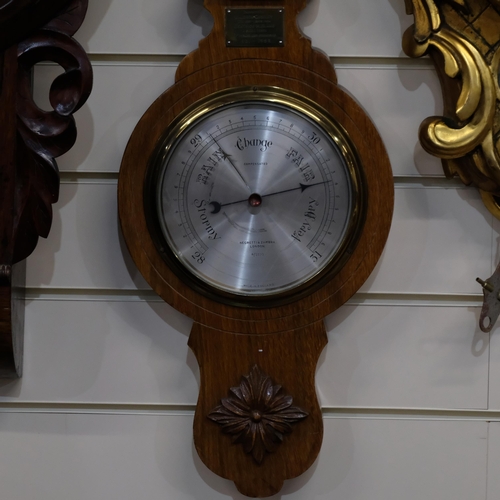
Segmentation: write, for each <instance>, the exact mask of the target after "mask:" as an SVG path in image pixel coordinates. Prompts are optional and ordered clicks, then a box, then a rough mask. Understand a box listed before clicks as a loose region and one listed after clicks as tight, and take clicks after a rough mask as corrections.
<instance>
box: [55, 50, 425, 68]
mask: <svg viewBox="0 0 500 500" xmlns="http://www.w3.org/2000/svg"><path fill="white" fill-rule="evenodd" d="M186 55H187V54H111V53H110V54H106V53H100V54H98V53H90V54H89V59H90V61H91V62H92V64H95V65H99V64H104V65H113V64H116V65H148V66H149V65H154V66H162V65H166V66H176V65H178V64H179V63H180V62H181V61H182V59H183V58H184V57H185V56H186ZM330 60H331V62H332V64H333V65H334V66H335V67H336V68H342V69H343V68H370V67H376V68H379V69H384V68H387V69H394V68H395V67H397V68H405V69H421V68H425V69H429V68H433V64H432V61H431V60H430V59H429V58H428V57H423V58H420V59H411V58H409V57H406V56H404V55H402V56H401V57H380V56H330ZM49 64H50V63H49Z"/></svg>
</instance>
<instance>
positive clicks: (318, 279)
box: [144, 86, 367, 308]
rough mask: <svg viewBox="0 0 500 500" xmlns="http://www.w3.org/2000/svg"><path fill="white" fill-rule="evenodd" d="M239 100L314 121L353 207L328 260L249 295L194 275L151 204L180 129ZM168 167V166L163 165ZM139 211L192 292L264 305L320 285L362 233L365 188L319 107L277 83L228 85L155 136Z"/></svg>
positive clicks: (346, 145) (343, 135)
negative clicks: (346, 179)
mask: <svg viewBox="0 0 500 500" xmlns="http://www.w3.org/2000/svg"><path fill="white" fill-rule="evenodd" d="M244 102H248V103H252V102H269V103H270V104H275V105H279V106H282V107H285V108H289V109H291V110H293V111H294V112H296V113H299V114H302V115H304V116H305V117H307V118H308V119H310V120H312V121H313V122H315V123H316V124H317V125H318V126H319V127H320V128H322V129H323V131H324V132H325V134H326V135H327V136H328V137H330V139H331V140H332V141H333V142H334V144H335V145H336V146H337V148H338V150H339V152H340V154H341V156H342V157H343V159H344V161H345V164H346V165H347V168H348V171H349V176H350V181H351V186H352V195H353V210H352V214H351V218H350V221H349V226H348V229H347V231H346V233H345V237H344V240H343V242H342V244H341V245H340V246H339V248H338V250H337V252H336V253H335V254H334V255H333V256H332V258H331V259H330V260H329V262H328V263H327V264H326V265H325V266H324V267H323V268H322V269H320V270H318V272H317V273H316V274H314V275H313V276H310V277H309V278H308V279H307V280H305V281H304V282H303V283H301V284H300V285H298V286H296V287H294V288H292V289H289V290H286V291H282V292H275V293H269V294H259V295H249V294H243V293H242V294H238V293H231V292H227V291H225V290H222V289H219V288H217V287H216V286H213V285H212V284H210V283H208V282H207V281H205V280H203V279H202V278H199V277H198V276H196V275H194V274H193V273H192V272H191V271H190V270H189V269H188V268H186V267H185V266H184V264H183V263H182V261H181V260H180V259H179V257H178V255H177V253H176V252H175V250H173V249H172V248H170V246H169V244H168V242H167V240H166V238H165V236H164V235H163V232H162V230H161V227H160V223H159V220H158V209H157V202H156V198H157V197H156V189H157V188H156V185H157V182H158V177H159V175H160V173H161V171H162V165H164V161H165V159H166V158H167V157H168V156H169V155H170V152H171V150H172V148H174V147H175V146H176V144H177V142H178V141H179V140H180V138H181V137H182V136H183V134H184V133H185V131H186V130H188V129H189V128H190V127H191V125H193V124H194V123H195V122H197V121H198V120H201V119H202V118H204V117H205V116H206V115H207V114H209V113H215V112H217V110H219V109H220V108H223V107H226V106H229V105H233V104H241V103H244ZM166 168H168V166H167V167H166ZM144 209H145V214H146V222H147V225H148V230H149V233H150V235H151V237H152V240H153V242H154V244H155V246H156V249H157V250H158V252H159V253H160V255H161V256H162V258H163V259H164V260H165V262H166V263H167V264H168V265H169V267H170V268H171V269H172V271H173V272H174V273H175V274H176V275H177V277H178V278H179V279H181V280H182V281H183V282H185V283H186V284H188V285H189V286H190V287H191V288H192V289H194V290H195V291H196V292H198V293H200V294H202V295H204V296H206V297H208V298H210V299H211V300H215V301H218V302H221V303H224V304H229V305H231V306H237V307H247V308H269V307H277V306H281V305H284V304H288V303H292V302H295V301H296V300H299V299H301V298H303V297H305V296H307V295H310V294H312V293H314V292H315V291H317V290H318V289H319V288H321V287H322V286H323V285H324V284H325V283H326V282H328V281H329V280H330V279H331V278H332V277H333V276H335V275H336V274H337V273H338V272H339V271H340V269H342V267H343V266H344V265H345V263H346V262H347V260H348V259H349V258H350V256H351V254H352V253H353V251H354V249H355V248H356V245H357V243H358V240H359V237H360V235H361V233H362V229H363V225H364V221H365V218H366V209H367V188H366V183H365V179H364V171H363V166H362V162H361V160H360V158H359V155H358V154H357V151H356V147H355V146H354V144H353V143H352V141H351V139H350V137H349V134H348V133H347V131H346V130H345V129H344V128H343V127H342V126H341V124H340V123H338V122H337V121H336V120H335V119H334V118H333V117H332V116H331V115H330V114H329V113H328V112H327V111H326V110H325V109H323V108H322V107H321V106H319V105H318V104H317V103H315V102H314V101H312V100H311V99H309V98H307V97H304V96H302V95H300V94H297V93H295V92H292V91H290V90H287V89H283V88H280V87H271V86H252V87H232V88H228V89H224V90H222V91H219V92H215V93H213V94H210V95H209V96H207V97H205V98H203V99H200V100H199V101H197V102H195V103H193V104H192V105H191V106H189V107H187V108H186V109H185V110H184V111H183V112H182V113H181V114H180V115H178V116H177V117H176V119H175V120H173V121H172V122H171V123H170V125H169V126H168V127H167V129H166V130H165V132H164V134H162V136H161V137H160V139H159V140H158V143H157V146H156V148H155V151H154V153H153V154H152V155H151V157H150V160H149V162H148V169H147V173H146V179H145V183H144Z"/></svg>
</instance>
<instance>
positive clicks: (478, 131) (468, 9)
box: [403, 0, 500, 219]
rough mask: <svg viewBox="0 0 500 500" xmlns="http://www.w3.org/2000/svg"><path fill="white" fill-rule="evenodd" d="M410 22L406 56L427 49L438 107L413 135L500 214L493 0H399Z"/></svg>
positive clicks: (499, 32) (498, 24)
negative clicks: (436, 84)
mask: <svg viewBox="0 0 500 500" xmlns="http://www.w3.org/2000/svg"><path fill="white" fill-rule="evenodd" d="M405 2H406V8H407V12H408V14H413V15H414V18H415V24H414V25H413V26H411V27H410V28H409V29H408V30H407V31H406V33H405V34H404V37H403V49H404V51H405V53H406V54H407V55H409V56H410V57H421V56H423V55H426V54H428V55H429V56H430V57H431V58H432V60H433V62H434V65H435V67H436V69H437V72H438V75H439V78H440V81H441V87H442V91H443V100H444V113H443V116H440V117H430V118H427V119H426V120H424V122H423V123H422V124H421V126H420V132H419V135H420V141H421V143H422V146H423V148H424V149H425V150H426V151H427V152H428V153H430V154H432V155H434V156H437V157H439V158H441V159H442V163H443V168H444V172H445V174H446V176H448V177H452V176H455V175H458V176H459V177H460V179H461V180H462V181H463V182H464V183H465V184H467V185H470V184H473V185H475V186H477V187H478V188H479V189H480V191H481V195H482V197H483V201H484V203H485V205H486V206H487V207H488V209H489V210H490V211H491V212H492V213H493V215H495V216H496V217H497V218H499V219H500V101H499V100H500V89H499V83H498V70H499V63H500V50H499V48H500V1H499V0H405Z"/></svg>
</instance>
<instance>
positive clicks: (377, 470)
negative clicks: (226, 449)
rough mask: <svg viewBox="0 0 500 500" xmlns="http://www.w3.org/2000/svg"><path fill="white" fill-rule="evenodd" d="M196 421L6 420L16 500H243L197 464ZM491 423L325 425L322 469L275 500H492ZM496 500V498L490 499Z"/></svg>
mask: <svg viewBox="0 0 500 500" xmlns="http://www.w3.org/2000/svg"><path fill="white" fill-rule="evenodd" d="M191 425H192V419H191V417H190V416H174V415H159V416H158V415H114V416H109V415H88V414H82V415H45V414H20V415H10V414H4V415H0V426H1V427H2V429H3V432H2V434H0V446H1V448H2V449H9V450H10V453H9V454H3V455H0V482H1V484H2V495H4V498H8V499H9V500H25V499H27V498H30V499H31V498H33V499H34V498H36V499H37V500H54V498H58V499H59V498H61V499H63V498H65V499H67V498H71V499H72V500H89V499H93V500H94V499H95V500H105V499H120V500H137V499H138V498H150V499H155V500H156V499H158V500H159V499H164V498H168V499H175V500H192V499H195V498H197V499H201V498H202V499H204V500H224V499H227V500H230V499H232V500H243V499H244V498H247V497H243V496H242V495H241V494H239V493H238V492H237V490H236V488H235V487H234V485H233V484H232V483H230V482H229V481H226V480H224V479H221V478H219V477H217V476H215V475H214V474H213V473H212V472H210V471H209V470H208V469H207V468H206V467H205V466H204V465H203V463H201V461H200V460H199V459H198V457H197V456H196V451H194V449H193V447H192V444H191V439H190V437H189V434H190V432H191ZM486 453H487V424H486V423H484V422H467V421H460V422H454V421H421V422H418V421H411V420H386V421H383V420H364V419H325V439H324V443H323V448H322V451H321V453H320V455H319V458H318V460H317V461H316V462H315V463H314V465H313V466H312V467H311V469H310V470H309V471H307V472H306V473H305V474H304V475H302V476H301V477H299V478H297V479H293V480H290V481H286V482H285V485H284V487H283V490H282V491H281V494H279V495H275V496H273V497H269V498H270V500H279V499H282V500H299V499H300V500H303V499H306V498H307V499H308V500H312V499H314V500H331V499H334V498H341V499H342V500H401V499H404V500H422V499H427V498H432V499H434V498H435V499H453V500H484V499H485V498H486ZM491 498H492V499H493V498H496V497H491Z"/></svg>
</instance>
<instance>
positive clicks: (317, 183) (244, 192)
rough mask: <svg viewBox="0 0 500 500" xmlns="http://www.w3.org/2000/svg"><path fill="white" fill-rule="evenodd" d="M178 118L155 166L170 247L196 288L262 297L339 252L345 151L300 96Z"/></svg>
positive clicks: (347, 230)
mask: <svg viewBox="0 0 500 500" xmlns="http://www.w3.org/2000/svg"><path fill="white" fill-rule="evenodd" d="M194 116H195V117H194V118H191V119H188V120H185V122H183V126H182V127H181V131H180V132H178V133H177V134H176V136H175V137H174V139H169V140H167V142H166V144H165V145H164V148H163V149H162V151H161V152H160V154H159V156H158V158H157V160H156V165H155V171H156V175H155V180H154V189H156V192H155V193H154V195H155V197H156V205H155V210H156V217H157V221H158V225H159V228H160V231H161V234H162V237H163V238H164V241H165V242H166V244H167V246H168V248H169V251H170V252H171V254H173V256H174V258H175V259H176V260H177V261H178V263H180V265H181V267H182V268H183V269H185V270H187V271H188V272H189V273H190V274H191V275H193V276H194V277H195V279H196V280H198V281H199V282H200V283H202V285H203V286H204V287H206V288H207V289H209V290H211V291H213V292H215V293H216V294H217V292H222V295H227V294H229V295H236V296H240V297H241V296H247V297H254V298H262V299H264V298H266V297H270V296H271V297H274V296H280V295H286V294H287V293H290V292H291V291H292V290H296V289H300V287H307V286H308V284H310V283H311V282H314V281H315V280H316V279H317V277H318V276H319V275H320V274H321V273H322V271H324V270H326V269H330V268H331V267H332V266H333V264H334V263H335V262H336V261H337V260H338V259H339V258H340V256H341V255H342V253H343V252H345V250H346V246H347V245H348V244H349V240H350V239H351V240H352V234H353V232H354V229H355V228H354V229H353V227H354V226H355V219H356V218H357V212H358V211H359V200H358V198H359V193H358V186H357V184H358V181H357V179H356V172H355V168H354V167H353V158H352V157H351V156H349V152H348V151H347V149H348V148H347V149H346V145H345V143H344V142H343V140H342V138H339V137H338V135H335V134H334V132H331V131H330V132H328V131H327V130H328V128H325V127H324V126H323V124H320V123H319V122H318V121H317V120H315V119H313V118H314V113H313V112H312V110H311V109H309V108H308V107H307V106H306V107H304V105H303V104H300V105H299V106H295V105H293V106H292V105H291V104H290V103H289V101H285V102H281V101H280V100H279V99H278V100H276V99H274V100H272V101H271V100H269V99H256V100H250V99H248V98H247V99H246V100H238V99H236V100H235V101H234V102H228V103H225V104H222V105H218V106H215V107H214V108H213V109H209V110H208V111H206V112H204V113H199V114H198V115H196V113H195V115H194Z"/></svg>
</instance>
